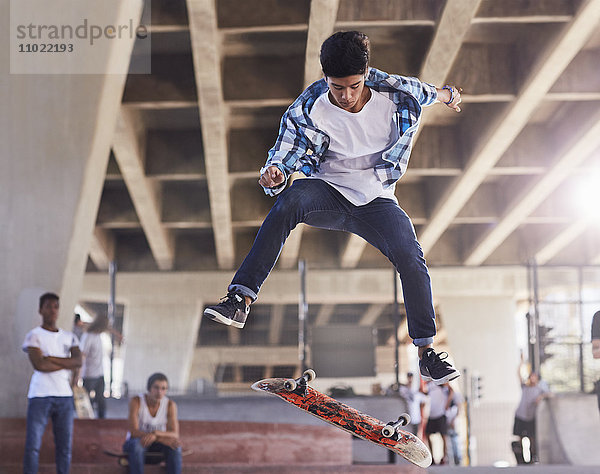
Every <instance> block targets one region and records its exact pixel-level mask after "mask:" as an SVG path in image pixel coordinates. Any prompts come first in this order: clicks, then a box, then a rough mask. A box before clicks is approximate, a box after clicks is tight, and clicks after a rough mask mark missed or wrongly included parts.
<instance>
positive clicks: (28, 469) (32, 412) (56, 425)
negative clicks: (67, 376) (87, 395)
mask: <svg viewBox="0 0 600 474" xmlns="http://www.w3.org/2000/svg"><path fill="white" fill-rule="evenodd" d="M73 416H74V405H73V397H40V398H30V399H29V400H28V404H27V435H26V438H25V457H24V459H23V473H24V474H36V473H37V472H38V465H39V457H40V447H41V445H42V435H43V434H44V431H45V429H46V425H47V424H48V418H50V419H51V420H52V431H53V433H54V447H55V449H54V456H55V460H56V472H57V474H68V472H69V470H70V467H71V439H72V435H73Z"/></svg>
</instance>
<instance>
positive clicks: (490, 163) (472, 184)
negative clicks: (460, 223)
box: [419, 0, 600, 253]
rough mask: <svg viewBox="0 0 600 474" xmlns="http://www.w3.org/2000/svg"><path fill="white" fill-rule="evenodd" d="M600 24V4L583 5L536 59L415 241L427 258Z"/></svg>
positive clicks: (594, 1) (598, 1)
mask: <svg viewBox="0 0 600 474" xmlns="http://www.w3.org/2000/svg"><path fill="white" fill-rule="evenodd" d="M599 20H600V0H589V1H587V2H584V4H583V5H582V7H581V8H580V9H579V11H578V12H577V15H576V16H575V18H574V19H573V21H572V22H571V23H569V24H568V25H567V26H566V27H565V28H564V30H563V31H562V32H561V34H560V35H559V36H558V38H557V39H556V40H555V41H552V42H551V44H549V45H548V47H547V48H546V50H545V51H544V52H543V53H542V54H541V55H540V57H539V59H538V61H537V63H536V64H535V65H534V67H533V68H532V70H531V73H530V74H529V77H528V78H527V80H526V81H525V84H524V86H523V88H522V89H521V91H520V92H519V94H518V95H517V99H516V100H515V101H514V103H513V104H512V105H511V106H510V107H508V108H507V109H506V111H505V112H503V113H502V115H501V116H500V117H498V119H497V120H496V121H495V123H493V124H492V125H491V126H490V127H489V128H488V132H487V133H484V134H483V135H482V137H481V145H479V147H478V148H476V151H475V153H474V154H473V155H472V156H471V158H470V159H469V160H468V164H467V166H466V168H465V172H464V173H463V175H462V176H461V177H460V178H458V179H456V180H455V181H454V183H453V184H452V185H451V187H450V189H449V190H448V192H446V195H445V196H444V197H443V198H442V199H441V200H440V201H439V205H438V206H437V207H436V209H434V212H433V213H432V215H431V219H430V221H429V224H427V226H426V227H425V228H424V229H423V230H422V232H421V235H420V239H419V240H420V242H421V245H422V247H423V249H424V251H425V253H427V251H428V250H429V249H431V247H433V245H434V244H435V243H436V242H437V241H438V239H439V238H440V237H441V236H442V234H443V233H444V232H445V231H446V229H448V226H449V225H450V224H451V223H452V221H453V220H454V218H455V217H456V215H457V214H458V213H459V212H460V210H461V209H462V208H463V206H464V205H465V203H466V202H467V201H468V200H469V199H470V198H471V197H472V196H473V194H474V192H475V191H476V189H477V188H478V187H479V185H480V184H481V183H482V182H483V180H484V179H485V178H486V176H487V175H488V173H489V171H490V169H492V168H493V167H494V165H495V164H496V163H497V162H498V160H499V159H500V158H501V157H502V155H503V154H504V152H505V151H506V150H507V149H508V147H509V146H510V145H511V143H512V142H513V141H514V140H515V138H516V137H517V136H518V135H519V133H520V132H521V131H522V130H523V128H524V127H525V126H526V124H527V121H528V119H529V117H530V116H531V115H532V113H533V112H534V111H535V109H536V108H537V107H538V105H539V104H540V102H541V101H542V100H543V99H544V96H545V95H546V93H547V92H548V91H549V90H550V88H551V87H552V85H553V84H554V83H555V82H556V80H557V79H558V78H559V77H560V75H561V74H562V72H563V71H564V70H565V69H566V68H567V67H568V65H569V63H570V62H571V61H572V59H573V58H574V57H575V55H576V54H577V53H578V52H579V51H580V50H581V49H582V48H583V46H584V45H585V43H586V41H587V40H588V38H589V37H590V35H591V34H592V33H593V32H595V31H596V29H597V27H598V22H599Z"/></svg>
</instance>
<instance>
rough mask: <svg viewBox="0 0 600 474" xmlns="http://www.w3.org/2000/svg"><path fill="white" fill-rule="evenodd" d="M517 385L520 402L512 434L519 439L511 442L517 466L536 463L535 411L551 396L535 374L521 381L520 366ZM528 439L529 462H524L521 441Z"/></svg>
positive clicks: (532, 373)
mask: <svg viewBox="0 0 600 474" xmlns="http://www.w3.org/2000/svg"><path fill="white" fill-rule="evenodd" d="M518 377H519V383H520V384H521V401H520V402H519V406H518V407H517V411H516V413H515V422H514V426H513V434H514V435H515V436H518V437H519V440H518V441H513V443H512V446H513V452H514V453H515V458H516V460H517V464H530V463H536V462H538V457H537V439H536V423H535V421H536V420H535V417H536V410H537V406H538V404H539V403H540V402H541V401H542V400H544V399H545V398H548V397H550V396H551V393H550V391H549V390H548V387H547V385H546V384H545V383H541V382H540V376H539V374H538V373H537V372H531V373H530V374H529V377H527V380H526V381H523V380H522V379H521V366H519V370H518ZM524 438H528V439H529V452H530V456H529V462H526V461H525V457H524V455H523V439H524Z"/></svg>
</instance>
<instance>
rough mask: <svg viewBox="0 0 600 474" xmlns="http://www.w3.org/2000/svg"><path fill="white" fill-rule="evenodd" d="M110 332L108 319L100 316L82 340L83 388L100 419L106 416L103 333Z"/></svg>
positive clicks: (92, 323) (91, 324)
mask: <svg viewBox="0 0 600 474" xmlns="http://www.w3.org/2000/svg"><path fill="white" fill-rule="evenodd" d="M107 330H108V317H106V316H105V315H98V316H97V317H96V319H94V320H93V321H92V322H91V323H90V324H89V326H88V328H87V330H86V331H85V333H84V334H83V337H82V338H81V352H82V353H83V366H82V368H81V378H82V379H83V387H84V388H85V389H86V391H87V392H88V395H89V396H90V402H91V403H92V406H93V407H94V410H95V411H96V416H97V417H98V418H105V416H106V399H105V397H104V388H105V387H104V346H103V344H102V333H103V332H105V331H107Z"/></svg>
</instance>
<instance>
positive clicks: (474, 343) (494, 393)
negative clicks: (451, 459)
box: [437, 296, 521, 465]
mask: <svg viewBox="0 0 600 474" xmlns="http://www.w3.org/2000/svg"><path fill="white" fill-rule="evenodd" d="M437 302H438V303H439V313H440V316H441V317H442V318H443V320H444V328H445V330H446V332H447V335H448V349H449V352H450V353H451V355H452V358H453V359H454V362H455V364H456V367H457V368H458V369H459V370H461V372H462V371H463V369H464V368H466V369H467V370H468V374H469V377H468V378H470V375H472V374H474V373H478V374H479V375H481V376H482V385H483V389H482V399H481V401H480V403H475V404H474V405H472V409H471V433H472V436H473V438H474V444H473V454H474V459H473V462H474V464H475V465H489V464H492V463H494V462H496V461H509V462H511V461H513V458H514V456H513V454H512V452H511V450H510V442H511V439H512V438H511V433H512V425H513V419H514V410H515V409H516V406H517V404H518V401H519V398H520V396H521V390H520V387H519V384H518V380H517V367H518V364H519V352H518V351H519V349H518V346H517V334H516V325H515V315H516V312H517V305H516V300H515V299H514V298H513V297H510V296H476V297H475V296H474V297H468V296H460V297H443V298H438V299H437ZM468 378H465V377H464V375H463V376H462V377H461V378H459V379H458V380H457V382H458V384H459V386H460V388H461V391H462V389H463V388H464V386H465V384H468V383H469V380H468ZM480 434H482V436H479V435H480ZM483 434H484V435H485V436H483Z"/></svg>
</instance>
